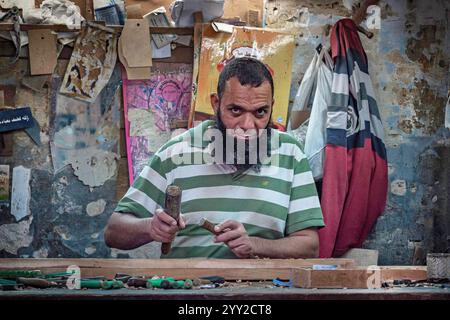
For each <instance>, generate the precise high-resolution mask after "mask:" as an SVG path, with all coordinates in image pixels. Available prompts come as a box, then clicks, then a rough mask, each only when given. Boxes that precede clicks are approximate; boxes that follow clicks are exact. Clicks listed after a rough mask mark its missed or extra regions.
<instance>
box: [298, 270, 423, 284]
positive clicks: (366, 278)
mask: <svg viewBox="0 0 450 320" xmlns="http://www.w3.org/2000/svg"><path fill="white" fill-rule="evenodd" d="M405 279H408V280H412V281H417V280H425V279H427V270H426V267H417V266H395V267H389V266H384V267H376V268H351V269H337V270H312V269H306V268H299V269H293V270H292V275H291V280H292V285H293V286H294V287H297V288H327V289H333V288H349V289H373V288H381V284H382V283H383V282H386V281H391V280H405Z"/></svg>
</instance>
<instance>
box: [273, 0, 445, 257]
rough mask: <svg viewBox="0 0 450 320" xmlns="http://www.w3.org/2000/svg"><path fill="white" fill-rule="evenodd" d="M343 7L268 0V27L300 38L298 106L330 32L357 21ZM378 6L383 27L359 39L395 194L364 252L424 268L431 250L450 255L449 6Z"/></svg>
mask: <svg viewBox="0 0 450 320" xmlns="http://www.w3.org/2000/svg"><path fill="white" fill-rule="evenodd" d="M344 2H346V3H347V2H350V1H325V0H323V1H320V0H315V1H314V0H311V1H293V0H286V1H268V3H267V13H268V14H267V21H266V22H267V26H268V27H270V28H280V29H285V30H290V31H293V32H294V33H295V34H297V36H296V40H297V46H296V51H295V57H294V61H295V66H294V70H293V82H292V87H291V100H293V99H294V96H295V93H296V92H297V89H298V86H299V83H300V80H301V78H302V76H303V73H304V72H305V70H306V68H307V66H308V64H309V62H310V61H311V58H312V56H313V53H314V48H315V47H316V46H317V45H318V44H319V43H323V44H328V45H329V38H328V33H329V26H331V25H333V23H334V22H335V21H336V20H338V19H340V18H342V17H346V16H347V17H348V16H350V13H349V10H348V9H347V8H346V7H345V6H344ZM379 7H380V9H381V11H380V12H381V21H380V22H381V23H380V29H378V30H377V29H375V30H371V31H373V32H374V34H375V36H374V37H373V38H372V39H368V38H366V37H365V36H364V35H362V34H360V37H361V40H362V43H363V45H364V48H365V50H366V53H367V56H368V59H369V72H370V74H371V77H372V81H373V83H374V87H375V93H376V94H377V102H378V106H379V109H380V113H381V115H382V120H383V122H384V126H385V134H386V144H387V152H388V162H389V183H390V188H389V195H388V204H387V207H386V210H385V213H384V214H383V215H382V216H381V217H380V218H379V220H378V223H377V225H376V227H375V228H374V230H373V232H372V234H371V235H370V237H369V238H368V239H367V241H366V242H365V245H364V246H365V247H366V248H370V249H378V250H379V251H380V257H379V263H380V264H412V263H417V264H423V263H425V256H426V253H427V252H444V251H446V250H449V249H450V248H449V247H450V207H449V198H450V182H449V177H450V169H449V167H450V160H449V155H450V130H449V129H446V128H444V110H445V103H446V100H447V98H446V97H447V90H448V89H449V81H450V77H449V63H450V59H449V57H450V40H449V39H450V30H449V20H450V3H449V2H448V1H445V0H430V1H419V0H416V1H414V0H387V1H380V4H379Z"/></svg>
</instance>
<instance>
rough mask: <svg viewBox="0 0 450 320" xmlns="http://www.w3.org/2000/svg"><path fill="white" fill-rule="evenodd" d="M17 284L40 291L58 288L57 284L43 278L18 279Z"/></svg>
mask: <svg viewBox="0 0 450 320" xmlns="http://www.w3.org/2000/svg"><path fill="white" fill-rule="evenodd" d="M17 282H19V283H21V284H23V285H24V286H27V287H33V288H39V289H47V288H51V287H56V286H57V284H56V283H55V282H53V281H48V280H46V279H42V278H22V277H18V278H17Z"/></svg>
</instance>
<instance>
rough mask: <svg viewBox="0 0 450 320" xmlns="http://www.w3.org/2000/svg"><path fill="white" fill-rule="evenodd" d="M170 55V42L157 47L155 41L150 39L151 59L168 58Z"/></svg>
mask: <svg viewBox="0 0 450 320" xmlns="http://www.w3.org/2000/svg"><path fill="white" fill-rule="evenodd" d="M171 56H172V49H171V48H170V44H168V45H166V46H164V47H162V48H157V47H156V45H155V42H153V40H152V58H153V59H163V58H170V57H171Z"/></svg>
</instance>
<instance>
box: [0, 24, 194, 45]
mask: <svg viewBox="0 0 450 320" xmlns="http://www.w3.org/2000/svg"><path fill="white" fill-rule="evenodd" d="M96 23H98V21H96ZM13 26H14V25H13V24H12V23H0V31H13ZM43 28H45V29H50V30H52V31H56V32H74V31H79V29H78V30H77V29H69V28H68V27H67V26H65V25H59V24H21V25H20V31H28V30H36V29H43ZM108 28H109V29H113V30H114V31H115V32H122V29H123V27H122V26H108ZM149 30H150V33H158V34H159V33H160V34H177V35H182V36H183V35H193V34H194V29H193V28H187V27H186V28H185V27H182V28H178V27H177V28H176V27H149ZM4 42H5V44H6V43H10V42H11V41H4ZM2 45H3V43H2Z"/></svg>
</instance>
